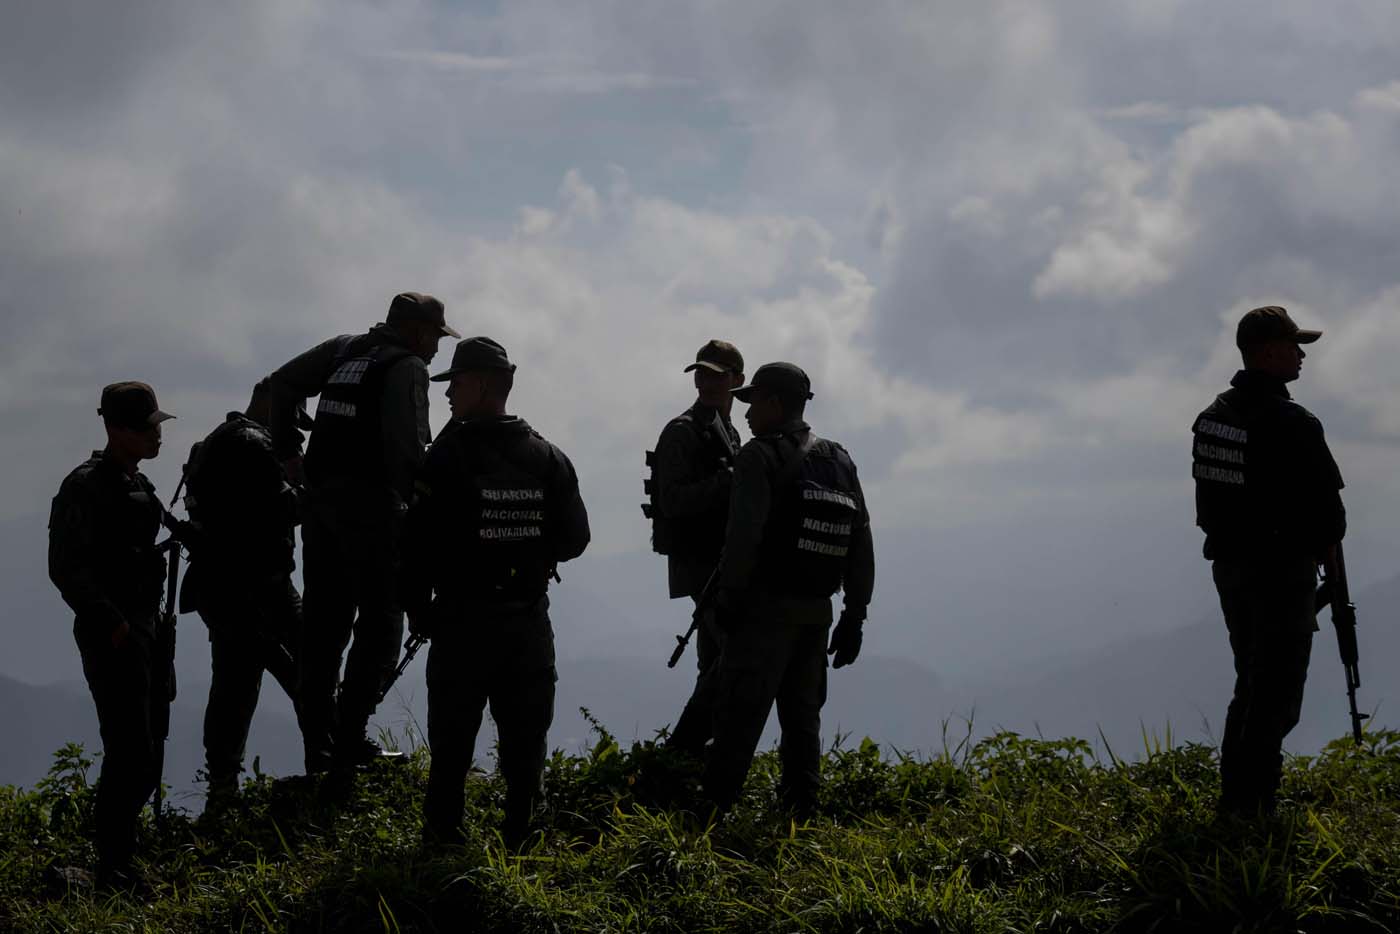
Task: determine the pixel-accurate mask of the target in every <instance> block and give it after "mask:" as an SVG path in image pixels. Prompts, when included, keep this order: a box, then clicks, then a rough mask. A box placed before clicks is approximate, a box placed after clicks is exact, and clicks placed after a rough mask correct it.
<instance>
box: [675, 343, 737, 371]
mask: <svg viewBox="0 0 1400 934" xmlns="http://www.w3.org/2000/svg"><path fill="white" fill-rule="evenodd" d="M700 367H704V368H705V369H707V370H714V371H715V372H716V373H742V372H744V355H743V354H741V353H739V348H738V347H735V346H734V345H733V344H731V343H729V341H708V342H706V344H705V346H704V347H701V348H700V349H699V350H697V351H696V352H695V362H694V363H692V364H691V365H690V366H688V367H686V368H685V372H686V373H689V372H690V371H691V370H698V369H699V368H700Z"/></svg>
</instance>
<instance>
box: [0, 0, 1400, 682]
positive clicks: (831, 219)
mask: <svg viewBox="0 0 1400 934" xmlns="http://www.w3.org/2000/svg"><path fill="white" fill-rule="evenodd" d="M4 19H5V22H6V28H5V29H4V30H0V283H3V288H0V320H3V322H4V327H5V334H6V337H7V339H6V340H5V342H4V343H3V345H0V361H3V362H2V363H0V431H3V434H4V437H5V438H6V440H7V444H6V445H5V454H4V458H5V460H4V463H5V475H6V476H5V483H4V484H3V486H2V487H0V555H2V556H3V561H4V570H3V579H2V583H3V591H0V627H3V628H4V630H5V634H6V635H7V636H8V637H9V638H8V645H10V646H11V649H10V651H7V652H6V653H4V655H3V656H2V657H0V673H4V674H9V675H12V676H17V677H21V678H24V679H27V680H33V681H44V680H55V679H72V678H76V677H77V675H78V669H77V663H76V653H75V652H74V650H73V648H72V643H71V639H70V638H69V636H68V634H67V633H68V618H67V614H66V611H65V610H64V608H63V607H62V605H61V603H60V602H59V600H58V599H57V596H56V595H55V594H54V593H53V591H52V588H51V587H50V586H49V585H48V583H47V581H46V580H45V578H44V574H43V555H42V551H43V541H44V523H45V520H46V517H47V510H48V503H49V500H50V498H51V497H52V495H53V493H54V491H55V489H56V488H57V485H58V483H59V481H60V479H61V478H62V476H63V474H64V473H66V472H67V471H68V470H69V469H70V468H71V467H73V466H74V465H75V464H77V463H78V462H79V461H81V460H82V459H83V458H84V457H85V456H86V452H87V451H88V450H90V449H91V448H93V447H95V446H99V445H100V442H101V426H100V422H99V421H98V419H97V417H96V415H95V412H94V409H95V407H96V403H97V395H98V392H99V389H100V387H101V386H102V385H103V384H105V383H107V382H110V381H113V380H116V379H123V378H142V379H146V380H148V381H150V382H151V383H153V384H154V385H155V387H156V388H157V391H158V392H159V394H160V398H161V402H162V404H163V406H164V407H165V408H167V409H168V410H170V411H172V412H175V413H177V414H178V416H179V420H178V421H175V422H172V423H170V424H169V425H168V426H167V432H166V439H167V447H166V452H165V454H163V455H162V457H161V458H160V459H159V460H157V461H155V462H154V463H152V464H151V465H149V470H148V473H149V475H150V476H151V477H152V479H153V480H155V482H156V483H157V486H158V487H159V488H160V490H161V491H162V492H163V493H165V494H167V495H168V494H169V493H170V492H171V491H172V489H173V487H174V485H175V479H176V472H177V470H178V465H179V463H180V461H181V460H182V458H183V454H184V452H185V451H186V450H188V446H189V445H190V444H191V443H193V442H194V441H196V440H198V439H199V438H200V437H202V436H203V435H204V434H205V433H206V432H207V431H209V430H210V429H211V428H212V426H213V425H214V424H215V423H216V422H217V421H218V420H219V419H220V418H221V416H222V413H223V412H225V411H227V410H228V409H230V408H234V407H241V406H242V404H243V400H244V399H245V398H246V394H247V390H248V387H249V386H250V385H251V384H252V383H253V382H254V381H255V380H256V379H257V378H258V377H260V376H261V375H263V374H265V373H267V372H268V371H269V370H271V369H272V368H274V367H275V366H277V365H278V364H280V363H281V362H283V361H284V360H285V359H287V358H289V357H290V356H292V355H293V354H295V353H297V352H299V351H301V350H302V349H304V348H306V347H308V346H310V345H311V344H313V343H315V342H317V341H319V340H321V339H323V338H325V337H327V336H329V335H331V334H336V333H345V332H351V331H357V330H362V329H364V328H365V327H366V326H368V325H369V324H371V323H373V322H374V321H377V320H380V319H381V317H382V314H383V311H384V309H385V308H386V307H387V304H388V300H389V298H390V296H392V295H393V294H394V293H395V292H398V291H400V290H404V289H415V290H421V291H428V292H432V293H435V294H437V295H439V296H441V297H442V298H443V299H444V301H445V302H446V304H447V307H448V317H449V320H450V321H451V322H452V323H453V324H455V325H456V327H457V328H458V329H459V330H461V331H463V332H464V333H467V334H477V333H481V334H489V335H491V336H493V337H496V338H497V339H499V340H501V341H502V342H503V343H504V344H505V345H506V346H507V347H508V348H509V350H510V352H511V354H512V356H513V357H514V358H515V359H517V360H518V362H519V364H520V374H519V379H518V384H517V385H518V389H517V392H516V398H515V400H514V401H515V405H514V408H515V410H516V411H517V412H518V413H519V414H522V415H524V416H525V417H526V418H528V419H529V420H530V421H531V422H532V423H534V424H535V425H536V427H538V428H539V429H540V430H541V431H543V432H544V433H545V434H546V435H547V436H548V437H550V438H551V439H552V440H554V441H556V442H557V443H559V444H560V445H561V446H562V447H564V448H565V449H566V450H567V451H568V452H569V453H570V454H571V456H572V457H573V459H574V461H575V463H576V465H577V467H578V470H579V473H580V476H581V481H582V485H583V489H584V493H585V496H586V498H587V501H588V504H589V506H590V509H591V511H592V515H593V519H594V526H595V542H594V545H593V547H592V550H591V551H590V553H589V554H588V555H587V556H586V557H585V558H584V559H582V560H580V561H579V562H577V563H576V564H575V565H573V566H571V567H569V568H566V569H565V577H566V582H565V584H564V586H563V587H562V588H561V589H560V594H559V598H558V600H557V602H556V607H557V613H556V616H557V617H558V621H557V627H558V629H559V630H560V639H561V642H562V643H563V644H564V645H565V647H566V648H567V649H569V650H571V651H576V652H585V651H590V650H591V651H594V652H597V651H605V650H608V649H609V647H610V646H618V647H627V648H630V649H632V650H634V651H640V652H643V653H645V652H648V651H650V650H651V645H652V643H651V642H649V641H648V640H649V639H654V640H656V641H655V646H656V648H655V650H654V651H655V654H656V655H657V656H658V657H664V655H665V652H666V651H667V648H668V646H667V643H668V642H669V639H670V636H669V633H670V632H671V631H672V630H673V629H674V628H675V627H677V626H679V625H681V621H682V617H683V615H684V613H683V611H682V610H681V609H680V608H679V605H678V604H677V605H668V604H667V602H666V600H665V595H664V569H663V565H662V562H661V560H660V559H657V558H655V557H654V556H651V555H650V554H649V552H648V545H647V538H646V536H647V527H646V525H645V523H644V521H643V520H642V516H641V513H640V511H639V510H638V509H637V505H636V504H637V502H639V501H640V492H641V487H640V484H641V475H642V472H643V466H642V451H643V450H644V449H645V448H646V447H648V446H650V445H651V443H652V442H653V441H654V439H655V437H656V434H657V432H658V431H659V429H660V427H661V425H662V424H663V422H664V421H665V419H666V418H667V417H668V416H669V415H671V414H674V413H675V412H677V411H679V410H680V409H682V408H683V407H684V406H685V405H686V404H687V403H688V401H689V399H690V394H691V393H690V388H689V384H688V379H687V377H686V376H685V375H683V374H682V373H681V368H682V366H683V365H684V364H685V363H686V362H687V361H688V360H689V359H690V358H691V356H692V355H693V353H694V351H695V348H697V347H698V346H699V345H700V344H701V343H703V342H704V341H705V340H706V339H708V338H711V337H722V338H727V339H730V340H733V341H734V342H735V343H737V344H738V345H739V346H740V347H741V349H742V350H743V352H744V354H745V357H746V358H747V359H748V360H749V361H751V366H752V364H756V363H759V362H762V361H765V360H771V359H788V360H792V361H795V362H797V363H799V364H801V365H802V366H803V367H805V368H806V369H807V370H808V372H809V373H810V374H811V376H812V379H813V383H814V389H815V392H816V399H815V401H814V402H813V403H812V404H811V407H810V409H809V415H810V418H811V420H812V422H813V423H814V425H815V426H816V428H817V430H818V431H819V432H820V433H822V434H825V435H828V436H830V437H834V438H836V439H838V440H841V441H843V442H845V443H846V444H847V446H848V447H849V448H850V449H851V451H852V452H853V454H854V456H855V458H856V459H857V462H858V463H859V464H860V465H861V471H862V476H863V479H864V482H865V485H866V489H867V493H868V495H869V499H870V502H871V506H872V512H873V515H874V521H875V526H876V530H875V540H876V547H877V556H878V561H879V568H880V571H879V581H878V585H877V595H876V601H875V604H874V605H873V606H872V615H871V634H870V636H869V637H868V639H867V650H868V651H871V652H884V653H886V654H894V655H900V654H904V655H909V656H911V657H915V658H919V659H922V660H923V661H924V663H925V664H927V665H928V666H929V667H930V668H932V669H933V670H935V671H937V672H938V673H939V675H940V677H943V678H945V679H947V680H948V681H950V682H959V683H969V682H975V681H976V680H977V679H978V678H981V677H983V676H986V675H988V674H991V673H996V672H1004V671H1006V670H1011V669H1013V668H1015V667H1017V666H1025V665H1028V664H1036V663H1038V662H1040V661H1042V660H1047V659H1051V658H1063V657H1066V656H1072V655H1074V654H1075V653H1078V652H1082V651H1084V650H1086V649H1087V648H1088V647H1091V646H1094V645H1097V644H1101V643H1105V642H1108V641H1112V640H1116V639H1124V638H1130V637H1133V636H1134V635H1140V634H1143V633H1147V632H1152V631H1161V630H1166V629H1169V628H1171V627H1175V626H1181V625H1185V624H1188V623H1192V622H1195V621H1197V620H1199V619H1201V618H1203V617H1206V616H1209V615H1210V614H1212V613H1218V609H1216V608H1215V604H1214V602H1213V601H1214V594H1213V592H1212V591H1211V588H1210V584H1209V576H1208V573H1207V568H1206V566H1205V564H1204V562H1203V561H1202V560H1201V559H1200V553H1199V548H1200V536H1199V533H1198V532H1197V531H1196V530H1195V529H1194V528H1193V521H1194V515H1193V507H1192V501H1191V481H1190V468H1189V447H1188V446H1189V427H1190V423H1191V420H1192V417H1193V415H1194V413H1195V412H1196V411H1198V410H1199V409H1200V408H1202V407H1203V406H1204V405H1205V404H1206V403H1207V402H1209V400H1210V399H1211V397H1212V396H1213V394H1214V393H1216V392H1218V391H1220V390H1221V389H1222V388H1224V386H1225V383H1226V380H1227V379H1228V378H1229V376H1230V375H1231V373H1232V372H1233V370H1234V369H1235V366H1236V363H1237V358H1236V356H1235V354H1234V351H1233V345H1232V334H1233V324H1234V321H1235V320H1236V319H1237V318H1238V316H1239V315H1240V314H1241V313H1242V312H1243V311H1244V310H1246V309H1248V308H1250V307H1253V306H1255V305H1259V304H1265V303H1274V304H1282V305H1285V306H1287V307H1289V308H1290V309H1291V310H1292V311H1293V312H1294V314H1295V317H1296V318H1297V319H1298V320H1299V321H1300V322H1301V323H1302V324H1303V325H1304V326H1316V327H1321V328H1323V329H1324V330H1325V331H1326V337H1325V338H1324V339H1323V341H1322V343H1320V344H1318V345H1317V346H1316V349H1315V351H1314V352H1313V353H1311V354H1310V356H1309V360H1308V363H1307V364H1306V366H1305V371H1304V374H1303V379H1302V381H1301V382H1300V383H1299V384H1297V386H1296V395H1297V397H1298V398H1299V399H1300V400H1301V401H1303V402H1304V403H1305V404H1306V405H1308V406H1309V407H1311V408H1312V409H1313V410H1314V411H1315V412H1316V413H1318V414H1319V415H1320V416H1321V417H1322V418H1323V420H1324V422H1325V423H1326V425H1327V427H1328V431H1329V438H1330V440H1331V442H1332V444H1333V447H1334V450H1335V452H1336V454H1337V457H1338V460H1339V461H1340V463H1341V466H1342V469H1343V472H1344V474H1345V476H1346V478H1347V480H1348V490H1347V493H1346V499H1347V503H1348V506H1349V508H1350V510H1351V516H1352V529H1353V531H1352V535H1351V537H1350V539H1349V543H1350V546H1351V551H1350V554H1351V560H1352V564H1353V576H1354V578H1355V579H1356V582H1357V583H1358V584H1361V585H1364V584H1365V583H1367V582H1370V581H1375V580H1379V579H1383V578H1387V577H1390V576H1392V575H1393V574H1395V573H1396V572H1400V551H1397V547H1396V546H1397V544H1400V496H1397V493H1400V474H1398V473H1397V471H1396V469H1395V468H1396V464H1397V443H1400V367H1397V366H1396V365H1395V363H1394V359H1395V357H1396V356H1397V354H1398V353H1400V212H1397V211H1396V205H1397V204H1400V159H1397V158H1396V153H1397V152H1400V148H1397V147H1398V145H1400V64H1397V63H1400V12H1397V10H1396V7H1395V5H1394V3H1393V2H1391V0H1338V2H1334V3H1330V4H1325V5H1322V4H1317V3H1313V2H1303V0H1271V2H1268V3H1265V2H1238V3H1230V4H1222V3H1218V2H1209V0H1157V2H1154V3H1152V4H1124V3H1119V2H1110V0H1083V2H1076V3H1037V2H1029V0H986V2H982V3H976V4H968V3H952V2H893V0H888V2H887V0H874V2H868V3H862V4H848V3H817V2H810V0H803V2H771V3H753V2H750V0H745V2H727V0H708V2H695V3H689V4H679V3H676V4H670V3H667V4H661V3H627V2H601V3H591V4H578V3H565V2H549V0H518V2H511V3H503V4H432V3H394V4H383V3H355V2H337V3H328V2H327V3H317V2H309V0H295V2H294V0H262V2H245V3H237V4H228V3H203V2H186V0H181V2H175V0H140V2H131V3H123V4H94V3H87V2H80V0H47V2H44V3H22V2H17V0H16V2H11V3H9V4H7V5H6V10H5V14H4ZM444 349H445V350H446V349H448V348H446V347H445V348H444ZM445 417H446V405H445V402H444V401H443V400H441V398H435V399H434V412H433V419H434V422H435V424H441V423H442V421H443V420H444V419H445ZM1377 618H1378V619H1379V614H1378V617H1377ZM196 625H197V624H196ZM197 641H198V640H186V646H188V645H189V644H190V643H195V642H197ZM619 650H621V649H619ZM182 651H185V649H184V648H182ZM191 651H193V649H191ZM1222 651H1224V643H1223V635H1222Z"/></svg>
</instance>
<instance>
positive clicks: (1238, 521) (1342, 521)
mask: <svg viewBox="0 0 1400 934" xmlns="http://www.w3.org/2000/svg"><path fill="white" fill-rule="evenodd" d="M1321 336H1322V332H1321V331H1305V330H1302V329H1300V328H1299V327H1298V326H1297V325H1296V324H1294V323H1293V320H1292V319H1291V318H1289V316H1288V312H1286V311H1285V310H1284V309H1282V308H1280V307H1278V306H1274V305H1270V306H1266V307H1263V308H1255V309H1254V310H1253V311H1250V312H1249V313H1247V314H1246V315H1245V316H1244V317H1243V318H1242V319H1241V320H1240V323H1239V327H1238V330H1237V331H1236V344H1237V345H1238V347H1239V349H1240V352H1241V354H1242V355H1243V357H1244V369H1243V370H1241V371H1239V372H1238V373H1236V374H1235V377H1234V379H1232V380H1231V381H1230V385H1231V387H1232V388H1231V389H1229V390H1227V391H1226V392H1224V393H1222V394H1221V395H1219V396H1218V397H1216V400H1215V402H1214V403H1212V404H1211V406H1210V407H1209V408H1207V409H1206V410H1205V411H1204V412H1202V413H1201V414H1200V415H1199V416H1198V417H1197V418H1196V423H1195V426H1194V428H1193V432H1194V435H1195V443H1194V451H1193V460H1194V466H1193V471H1192V472H1193V473H1194V475H1195V478H1196V522H1197V524H1198V525H1199V526H1200V527H1201V528H1202V529H1203V530H1204V531H1205V533H1206V541H1205V557H1206V558H1207V559H1208V560H1210V561H1212V562H1214V563H1213V567H1212V573H1213V575H1214V578H1215V586H1216V590H1217V591H1218V592H1219V594H1220V606H1221V609H1222V610H1223V611H1224V614H1225V626H1226V628H1227V629H1228V630H1229V634H1230V649H1231V651H1232V652H1233V653H1234V658H1235V691H1234V696H1233V697H1232V698H1231V700H1230V706H1229V710H1228V712H1227V714H1226V718H1225V735H1224V737H1223V738H1222V740H1221V744H1220V779H1221V799H1220V809H1221V810H1222V811H1223V812H1228V813H1234V814H1239V815H1255V814H1260V813H1263V814H1268V813H1270V812H1272V811H1273V809H1274V804H1275V798H1276V795H1277V792H1278V786H1279V779H1280V775H1281V772H1282V765H1283V756H1282V748H1283V739H1284V737H1285V736H1287V735H1288V732H1289V731H1290V730H1292V729H1293V727H1294V726H1295V725H1296V724H1297V723H1298V716H1299V714H1300V712H1301V710H1302V705H1303V683H1304V681H1305V680H1306V678H1307V673H1308V656H1309V654H1310V653H1311V651H1312V639H1313V633H1314V632H1316V631H1317V613H1316V605H1315V591H1316V587H1317V566H1318V564H1319V562H1321V561H1324V560H1325V559H1326V558H1327V556H1328V553H1329V551H1330V550H1331V549H1332V548H1333V547H1334V546H1335V545H1336V544H1337V543H1338V542H1340V541H1341V540H1342V536H1343V535H1344V534H1345V532H1346V511H1345V510H1344V509H1343V507H1342V499H1341V496H1340V491H1341V489H1342V477H1341V473H1340V471H1339V470H1338V469H1337V464H1336V462H1335V461H1334V460H1333V459H1332V454H1331V452H1330V451H1329V450H1328V448H1327V442H1326V440H1325V439H1324V437H1323V433H1322V424H1321V423H1320V422H1319V421H1318V420H1317V419H1316V418H1315V417H1314V416H1313V415H1312V414H1311V413H1310V412H1308V410H1307V409H1305V408H1303V407H1302V406H1301V405H1298V404H1297V403H1296V402H1294V401H1292V399H1291V397H1290V396H1289V394H1288V390H1287V388H1286V384H1287V383H1290V382H1292V381H1293V380H1296V379H1297V378H1298V374H1299V372H1300V370H1301V367H1302V363H1303V359H1304V357H1305V356H1306V354H1304V352H1303V348H1302V346H1301V345H1303V344H1310V343H1312V342H1313V341H1315V340H1317V339H1318V338H1319V337H1321Z"/></svg>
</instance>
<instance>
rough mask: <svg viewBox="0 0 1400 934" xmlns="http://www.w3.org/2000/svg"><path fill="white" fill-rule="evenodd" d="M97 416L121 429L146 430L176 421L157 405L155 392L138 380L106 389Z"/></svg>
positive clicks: (105, 387) (104, 388) (124, 382)
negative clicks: (146, 428)
mask: <svg viewBox="0 0 1400 934" xmlns="http://www.w3.org/2000/svg"><path fill="white" fill-rule="evenodd" d="M97 414H98V415H101V416H102V419H103V421H107V422H111V423H112V424H113V425H117V426H119V427H121V428H145V427H147V426H148V425H159V424H160V423H161V422H163V421H165V420H166V419H168V418H174V417H175V416H174V415H171V414H170V413H169V412H162V411H161V410H160V406H158V405H156V391H155V390H154V389H152V388H151V387H150V386H149V385H147V384H146V383H140V382H137V381H136V380H124V381H122V382H120V383H112V384H111V385H110V386H104V387H103V389H102V401H101V402H99V403H98V409H97Z"/></svg>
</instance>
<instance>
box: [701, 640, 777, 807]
mask: <svg viewBox="0 0 1400 934" xmlns="http://www.w3.org/2000/svg"><path fill="white" fill-rule="evenodd" d="M789 649H790V646H789V644H788V642H787V640H786V639H784V638H783V631H782V628H781V627H779V626H775V625H771V624H769V623H767V622H765V621H763V620H757V619H752V618H750V619H746V620H743V621H741V622H739V624H738V625H737V626H736V627H735V628H734V630H733V631H732V632H730V633H728V634H727V635H726V638H725V644H724V652H723V653H722V655H721V656H720V663H719V688H718V692H717V695H716V697H715V721H714V723H715V725H714V733H715V738H714V743H713V744H712V745H711V746H710V755H709V757H708V759H707V760H706V762H705V777H704V782H703V784H704V789H705V795H706V797H708V798H709V799H710V801H711V803H713V804H714V805H715V806H716V807H718V808H720V809H721V810H727V809H729V808H731V807H733V806H734V803H735V802H736V801H737V800H738V799H739V793H740V791H742V790H743V787H744V778H745V777H746V776H747V775H748V772H749V765H750V764H751V763H752V762H753V756H754V750H756V749H757V748H758V741H759V739H760V738H761V737H762V736H763V727H764V724H765V723H767V722H768V714H769V712H770V711H771V710H772V709H773V699H774V698H775V697H776V696H777V693H778V686H779V685H780V684H781V683H782V679H783V671H784V668H785V667H786V664H787V656H788V652H789Z"/></svg>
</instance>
